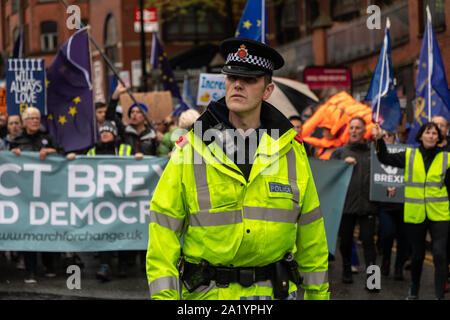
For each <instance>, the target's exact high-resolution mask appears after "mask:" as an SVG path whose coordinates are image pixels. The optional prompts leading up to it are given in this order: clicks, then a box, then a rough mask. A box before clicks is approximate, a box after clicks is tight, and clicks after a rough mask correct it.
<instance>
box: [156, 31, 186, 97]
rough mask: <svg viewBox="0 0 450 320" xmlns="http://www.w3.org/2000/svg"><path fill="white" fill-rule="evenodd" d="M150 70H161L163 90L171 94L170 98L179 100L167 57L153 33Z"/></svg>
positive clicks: (177, 89) (178, 91)
mask: <svg viewBox="0 0 450 320" xmlns="http://www.w3.org/2000/svg"><path fill="white" fill-rule="evenodd" d="M150 63H151V66H152V68H154V69H157V68H159V70H161V77H162V80H163V85H164V90H168V91H170V92H171V94H172V96H173V97H175V98H178V99H180V100H182V99H181V94H180V89H179V88H178V85H177V82H176V81H175V77H174V76H173V72H172V68H171V67H170V63H169V60H168V59H167V55H166V53H165V52H164V50H163V47H162V46H161V43H160V42H159V40H158V37H157V35H156V33H155V32H154V33H153V41H152V54H151V57H150Z"/></svg>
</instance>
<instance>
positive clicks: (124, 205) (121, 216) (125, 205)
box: [118, 202, 137, 224]
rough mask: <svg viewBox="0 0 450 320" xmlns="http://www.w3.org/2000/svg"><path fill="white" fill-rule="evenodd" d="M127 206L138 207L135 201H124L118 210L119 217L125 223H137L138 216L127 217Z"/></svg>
mask: <svg viewBox="0 0 450 320" xmlns="http://www.w3.org/2000/svg"><path fill="white" fill-rule="evenodd" d="M126 207H132V208H135V207H136V203H135V202H124V203H122V204H120V206H119V210H118V212H119V219H120V220H121V221H123V222H125V223H128V224H132V223H136V221H137V219H136V217H133V218H131V219H129V218H127V217H125V215H124V213H123V212H124V209H125V208H126Z"/></svg>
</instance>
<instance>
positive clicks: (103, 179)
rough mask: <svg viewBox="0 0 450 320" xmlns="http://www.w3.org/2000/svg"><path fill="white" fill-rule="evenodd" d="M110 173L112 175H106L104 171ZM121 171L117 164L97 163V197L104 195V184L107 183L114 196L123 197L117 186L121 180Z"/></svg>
mask: <svg viewBox="0 0 450 320" xmlns="http://www.w3.org/2000/svg"><path fill="white" fill-rule="evenodd" d="M107 172H109V173H112V174H113V176H111V177H107V175H106V173H107ZM122 178H123V172H122V170H121V168H120V167H119V166H114V165H99V166H98V168H97V198H103V197H104V196H105V186H106V185H109V186H110V187H111V190H112V191H113V192H114V195H115V196H116V197H123V194H122V191H121V190H120V187H119V182H120V181H122Z"/></svg>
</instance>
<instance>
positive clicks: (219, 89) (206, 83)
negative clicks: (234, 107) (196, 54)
mask: <svg viewBox="0 0 450 320" xmlns="http://www.w3.org/2000/svg"><path fill="white" fill-rule="evenodd" d="M224 96H225V75H224V74H215V73H200V78H199V82H198V92H197V105H199V106H207V105H208V104H209V103H210V102H211V101H217V100H219V99H220V98H222V97H224Z"/></svg>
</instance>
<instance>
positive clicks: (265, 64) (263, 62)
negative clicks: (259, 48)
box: [225, 52, 273, 71]
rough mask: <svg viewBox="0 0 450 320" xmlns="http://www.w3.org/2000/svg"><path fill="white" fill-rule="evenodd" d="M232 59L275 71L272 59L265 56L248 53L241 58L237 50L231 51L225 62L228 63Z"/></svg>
mask: <svg viewBox="0 0 450 320" xmlns="http://www.w3.org/2000/svg"><path fill="white" fill-rule="evenodd" d="M230 61H236V62H243V63H248V64H252V65H255V66H259V67H262V68H264V69H267V70H271V71H273V62H272V61H270V60H269V59H266V58H263V57H257V56H252V55H251V54H247V56H246V57H245V58H241V57H239V56H238V54H237V52H235V53H229V54H228V57H227V61H226V63H225V64H228V62H230Z"/></svg>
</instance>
